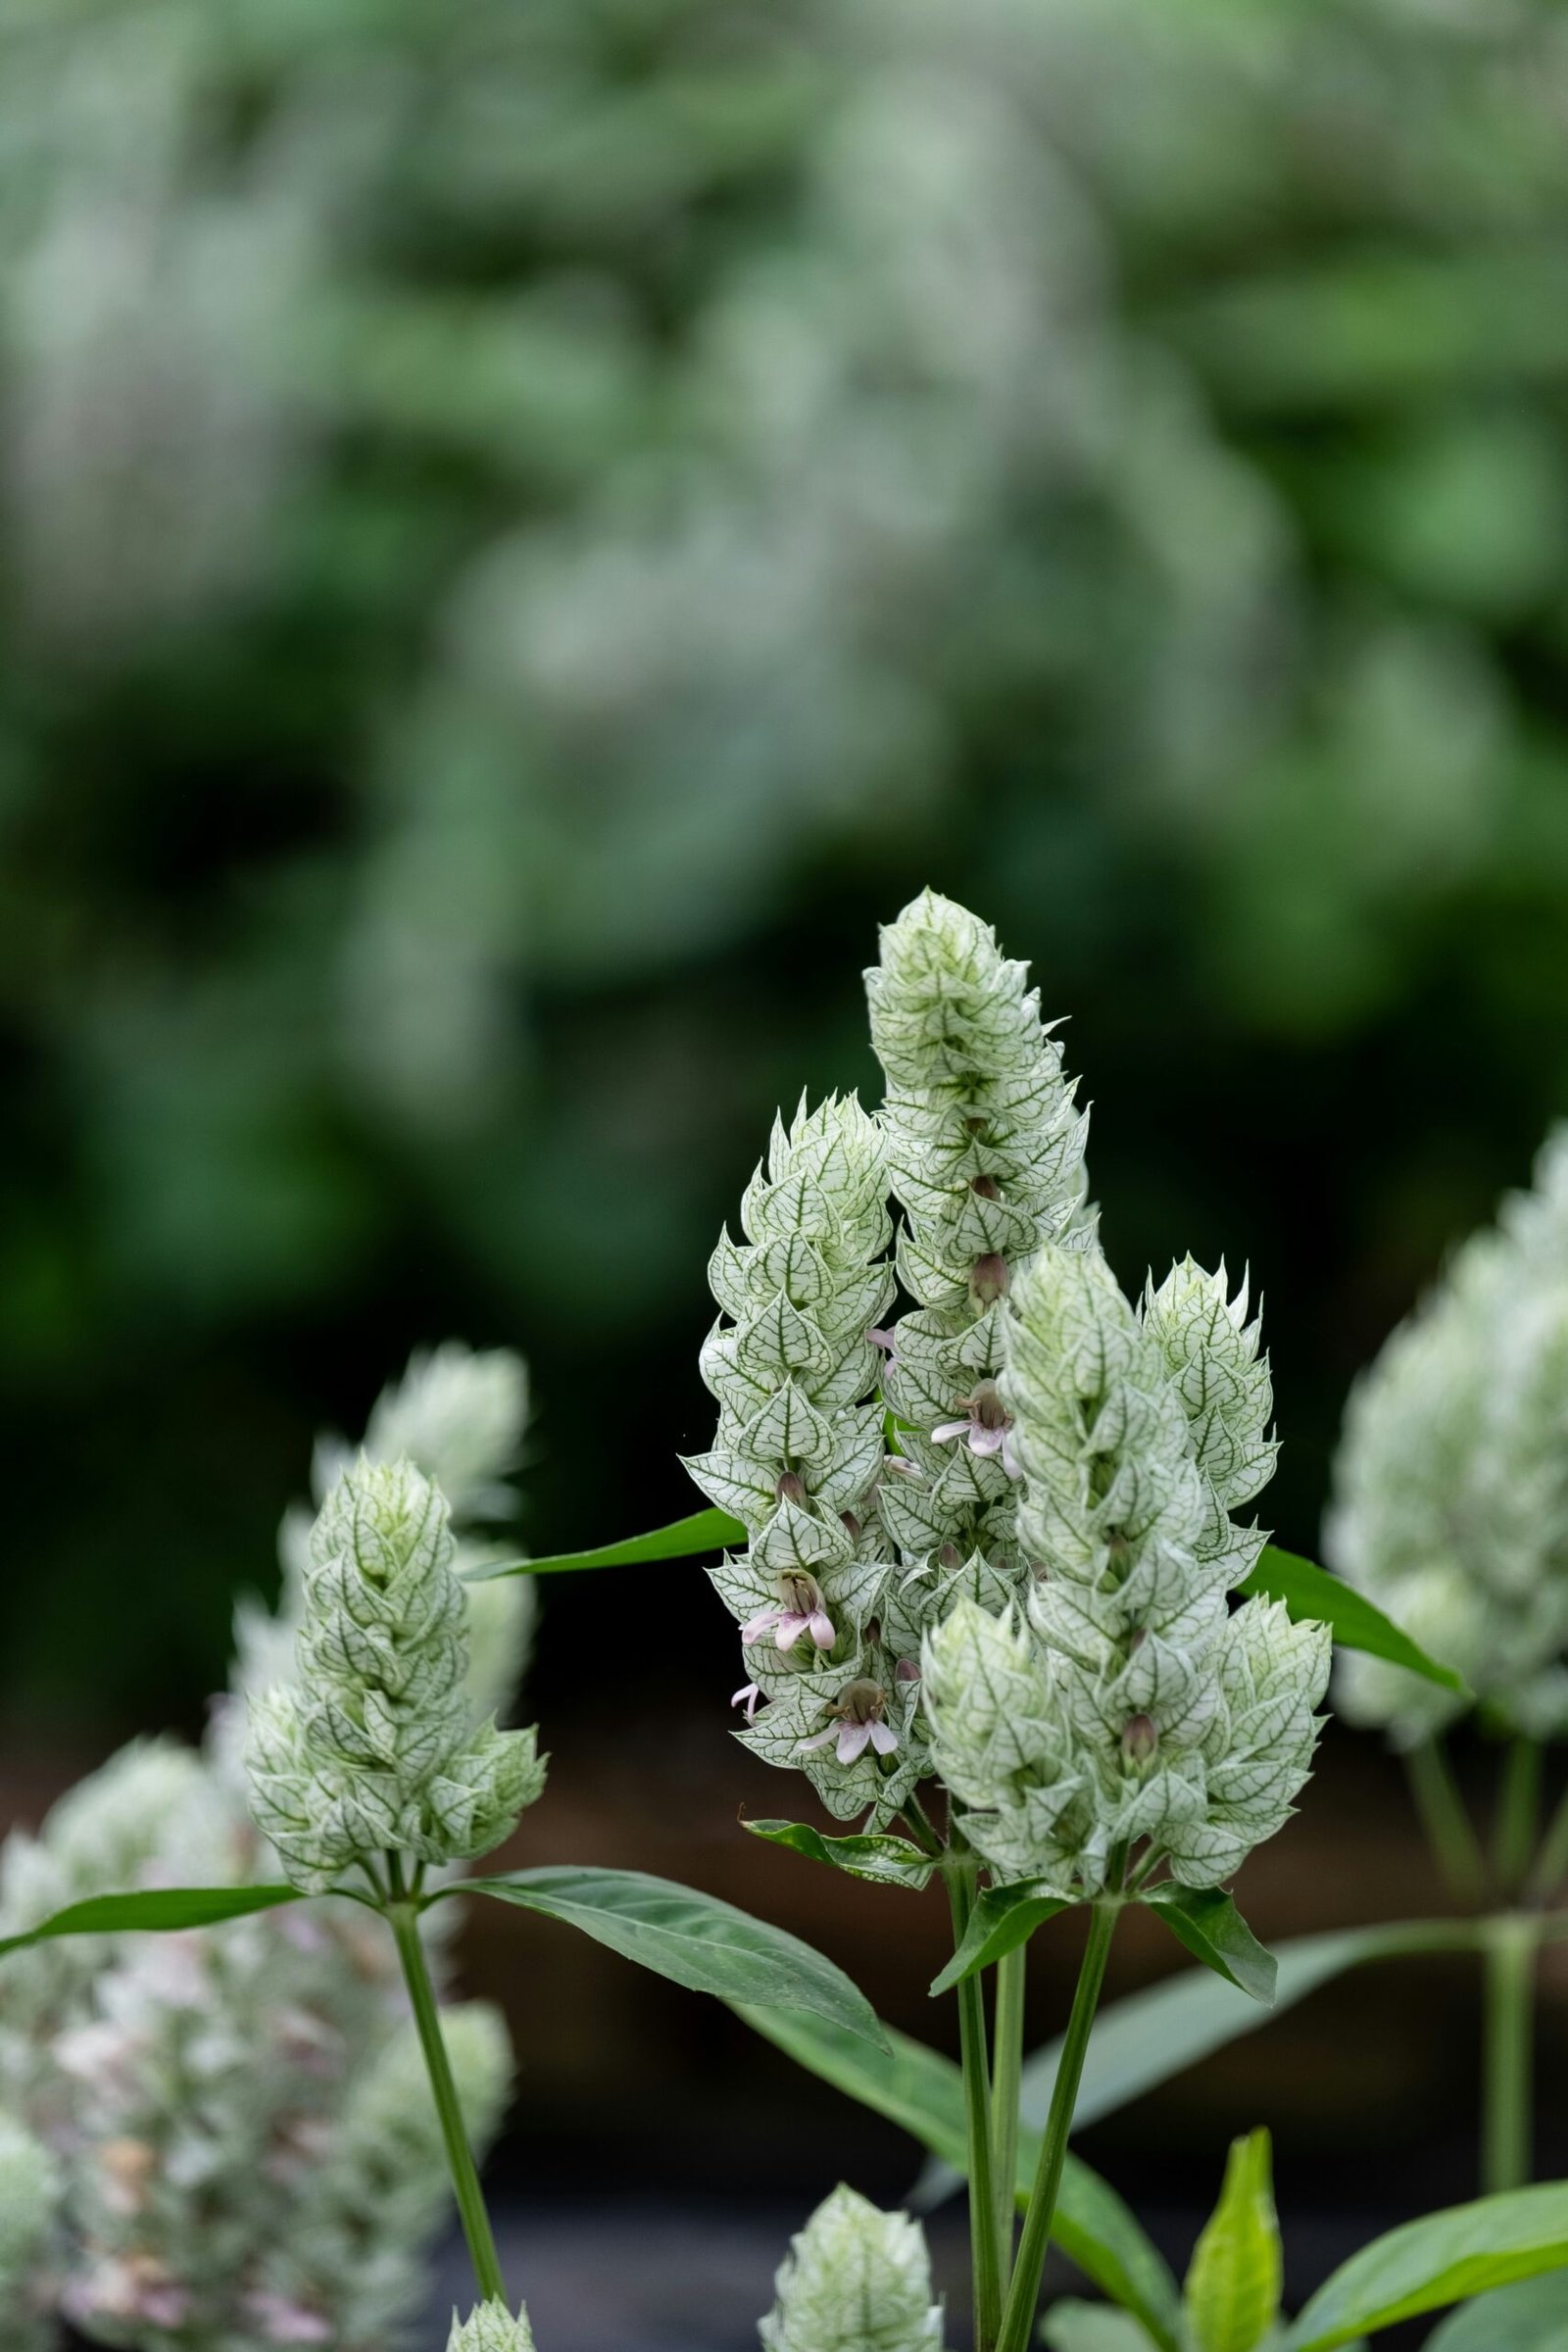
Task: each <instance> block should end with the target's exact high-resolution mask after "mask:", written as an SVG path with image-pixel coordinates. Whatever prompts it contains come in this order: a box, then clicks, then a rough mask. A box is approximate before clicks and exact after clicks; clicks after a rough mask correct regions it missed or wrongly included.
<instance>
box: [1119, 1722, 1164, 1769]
mask: <svg viewBox="0 0 1568 2352" xmlns="http://www.w3.org/2000/svg"><path fill="white" fill-rule="evenodd" d="M1158 1745H1159V1734H1158V1732H1157V1731H1156V1730H1155V1729H1154V1719H1153V1717H1152V1715H1130V1716H1129V1717H1128V1719H1127V1721H1126V1722H1125V1723H1124V1724H1123V1726H1122V1733H1121V1752H1122V1754H1123V1755H1124V1756H1125V1757H1126V1759H1127V1761H1128V1763H1129V1764H1147V1763H1148V1762H1149V1759H1150V1757H1151V1756H1152V1754H1153V1752H1154V1750H1155V1748H1156V1747H1158Z"/></svg>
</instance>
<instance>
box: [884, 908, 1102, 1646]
mask: <svg viewBox="0 0 1568 2352" xmlns="http://www.w3.org/2000/svg"><path fill="white" fill-rule="evenodd" d="M865 987H866V998H867V1001H868V1004H869V1006H870V1014H871V1038H872V1043H873V1045H874V1046H875V1048H876V1052H877V1055H878V1058H879V1059H880V1061H881V1063H882V1067H883V1069H884V1071H885V1072H886V1075H887V1081H888V1093H887V1100H886V1102H885V1103H884V1104H883V1107H882V1110H881V1112H880V1114H879V1124H880V1125H881V1128H882V1131H883V1133H884V1135H885V1137H886V1139H887V1157H888V1172H889V1177H890V1181H891V1184H892V1189H893V1191H894V1193H895V1195H896V1196H897V1198H898V1201H899V1203H900V1206H901V1207H902V1209H903V1211H904V1222H903V1225H902V1226H901V1229H900V1232H899V1240H898V1267H899V1273H900V1275H901V1276H902V1278H903V1281H904V1284H905V1287H906V1289H907V1290H908V1291H910V1292H911V1293H912V1294H913V1296H914V1298H915V1299H917V1300H918V1301H919V1304H918V1306H917V1307H916V1308H915V1309H913V1310H912V1311H911V1312H909V1313H907V1314H906V1315H904V1316H902V1317H901V1318H900V1320H899V1322H898V1324H897V1325H896V1327H895V1330H894V1333H893V1335H892V1350H891V1356H890V1361H889V1364H888V1371H887V1379H886V1384H885V1385H886V1393H887V1397H888V1401H889V1403H890V1404H891V1405H892V1406H893V1409H894V1411H895V1413H896V1414H897V1415H898V1416H899V1421H900V1424H901V1429H900V1446H901V1451H902V1453H903V1455H904V1457H905V1458H906V1460H907V1463H908V1464H909V1472H908V1473H907V1475H905V1476H903V1477H902V1478H900V1479H899V1480H898V1481H897V1483H896V1484H895V1483H891V1482H890V1484H889V1486H888V1488H887V1491H886V1498H885V1501H884V1506H883V1516H884V1518H885V1520H886V1522H887V1525H888V1528H889V1530H890V1532H891V1533H892V1535H893V1537H894V1540H895V1542H896V1543H897V1544H898V1545H899V1547H900V1550H901V1553H902V1555H903V1558H904V1560H905V1562H906V1563H907V1565H913V1566H919V1565H923V1564H925V1563H926V1562H930V1561H936V1562H939V1563H940V1564H941V1565H944V1566H947V1567H949V1568H953V1567H956V1566H957V1565H958V1564H959V1563H960V1562H965V1561H968V1560H969V1559H970V1558H971V1556H972V1555H973V1554H975V1553H979V1554H981V1555H982V1556H983V1558H984V1559H985V1560H987V1561H988V1562H989V1563H990V1564H991V1566H992V1567H993V1568H994V1569H1009V1568H1010V1569H1013V1570H1016V1568H1017V1566H1018V1559H1017V1551H1016V1528H1015V1513H1016V1495H1017V1487H1016V1464H1015V1462H1014V1460H1013V1458H1012V1450H1011V1446H1010V1441H1009V1438H1008V1432H1007V1421H1006V1414H1005V1407H1004V1406H1003V1404H1002V1401H1001V1398H1000V1397H999V1395H998V1390H997V1378H998V1375H999V1373H1000V1371H1001V1368H1002V1339H1001V1327H1000V1321H999V1317H1000V1312H1001V1302H1002V1300H1003V1299H1005V1296H1006V1294H1007V1291H1008V1288H1009V1286H1010V1284H1011V1283H1012V1282H1013V1281H1014V1280H1015V1279H1016V1277H1017V1275H1018V1274H1019V1272H1020V1271H1021V1270H1022V1268H1023V1267H1024V1266H1025V1265H1027V1263H1028V1261H1029V1259H1030V1257H1031V1255H1032V1254H1033V1252H1034V1251H1035V1250H1037V1249H1039V1248H1040V1247H1041V1246H1042V1244H1044V1243H1047V1242H1053V1241H1056V1240H1059V1239H1061V1238H1062V1237H1063V1236H1065V1235H1067V1234H1069V1233H1071V1232H1074V1231H1077V1232H1080V1233H1081V1235H1082V1237H1083V1238H1084V1239H1085V1240H1087V1239H1088V1236H1089V1221H1087V1220H1084V1219H1082V1217H1081V1214H1080V1212H1081V1210H1082V1204H1083V1198H1084V1183H1085V1179H1084V1142H1085V1137H1086V1134H1087V1131H1088V1117H1087V1114H1086V1113H1082V1112H1080V1111H1079V1110H1078V1109H1077V1108H1076V1106H1075V1104H1074V1101H1073V1091H1074V1090H1073V1084H1072V1082H1071V1081H1070V1080H1069V1079H1068V1078H1067V1077H1066V1075H1065V1073H1064V1071H1063V1068H1062V1057H1061V1050H1060V1048H1059V1046H1057V1045H1056V1043H1055V1042H1054V1039H1053V1038H1052V1036H1051V1034H1050V1032H1049V1030H1048V1029H1047V1027H1046V1025H1045V1024H1044V1023H1043V1022H1042V1020H1041V1017H1040V1001H1039V994H1038V991H1035V990H1032V989H1030V988H1029V987H1028V985H1027V972H1026V969H1025V966H1024V965H1023V964H1021V963H1015V962H1012V961H1010V960H1009V959H1008V958H1007V957H1006V956H1004V955H1003V954H1002V951H1001V949H1000V948H999V947H998V945H997V940H996V935H995V933H994V932H993V931H992V929H991V927H990V925H989V924H987V923H982V922H981V921H980V920H979V919H978V917H977V916H975V915H972V914H970V913H969V912H968V910H967V909H966V908H964V907H959V906H956V905H955V904H954V902H953V901H952V900H951V899H945V898H941V897H939V896H938V895H937V894H936V893H935V892H934V891H926V892H924V893H922V895H921V896H920V897H919V898H918V899H916V900H914V901H913V903H912V904H911V905H910V906H908V907H906V908H905V910H904V912H903V913H902V914H901V915H900V916H899V918H898V920H897V921H896V922H894V923H890V924H888V925H886V926H885V927H884V929H883V931H882V935H881V960H880V962H879V964H877V965H876V966H874V967H873V968H872V969H871V970H869V971H868V972H867V973H866V975H865ZM928 1614H929V1615H930V1616H931V1617H933V1618H934V1617H935V1616H936V1615H939V1614H940V1610H939V1609H933V1610H931V1611H929V1612H928Z"/></svg>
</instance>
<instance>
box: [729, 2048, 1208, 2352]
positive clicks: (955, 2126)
mask: <svg viewBox="0 0 1568 2352" xmlns="http://www.w3.org/2000/svg"><path fill="white" fill-rule="evenodd" d="M734 2006H735V2011H736V2015H737V2016H739V2017H742V2018H744V2019H745V2021H746V2023H747V2024H748V2025H749V2026H751V2027H752V2028H753V2029H754V2030H755V2031H756V2032H757V2033H759V2034H762V2035H763V2036H764V2037H765V2038H766V2039H767V2040H768V2041H771V2042H773V2043H774V2044H775V2045H776V2046H777V2047H778V2048H779V2049H781V2050H783V2051H784V2052H786V2054H787V2055H788V2056H789V2057H791V2058H793V2059H795V2061H796V2062H797V2064H798V2065H801V2066H804V2067H805V2068H807V2070H808V2071H809V2073H811V2074H813V2075H819V2076H820V2077H821V2079H822V2080H823V2082H831V2083H832V2084H833V2085H834V2086H835V2088H836V2089H839V2090H842V2091H845V2092H847V2093H848V2095H849V2096H850V2097H851V2098H852V2099H858V2100H859V2101H860V2103H861V2105H862V2106H866V2107H870V2108H872V2109H874V2111H875V2112H876V2113H877V2114H878V2115H885V2116H886V2117H888V2119H889V2120H890V2122H893V2123H896V2124H900V2125H902V2126H903V2128H904V2129H905V2131H908V2132H911V2133H912V2134H913V2136H914V2137H915V2138H916V2139H918V2140H919V2141H920V2142H921V2144H922V2145H923V2146H924V2147H927V2148H929V2149H930V2150H931V2151H932V2153H933V2154H934V2155H936V2156H939V2157H941V2158H943V2159H944V2161H945V2162H947V2163H948V2164H950V2165H953V2166H956V2167H957V2168H960V2170H961V2168H962V2166H963V2164H964V2162H965V2145H966V2142H965V2132H964V2110H963V2078H962V2076H961V2075H960V2073H959V2071H958V2069H957V2067H956V2065H955V2064H954V2062H953V2060H952V2059H951V2058H945V2057H943V2055H942V2053H941V2052H940V2051H939V2050H931V2049H927V2048H926V2046H925V2044H924V2043H923V2042H919V2041H913V2040H911V2039H910V2038H909V2036H908V2035H907V2034H899V2033H896V2032H895V2031H894V2030H893V2028H892V2027H888V2028H887V2029H886V2044H885V2046H884V2047H882V2048H880V2049H879V2048H875V2047H873V2046H871V2045H870V2044H868V2043H867V2042H865V2041H861V2040H856V2039H853V2038H852V2037H851V2036H849V2035H848V2034H844V2033H843V2032H841V2031H840V2030H838V2029H837V2028H834V2027H831V2026H826V2025H823V2024H821V2023H820V2022H819V2021H818V2020H817V2019H815V2018H802V2017H781V2016H778V2015H777V2014H769V2013H768V2012H765V2011H762V2010H758V2009H752V2008H748V2007H747V2006H746V2005H745V2004H744V2003H741V2002H737V2003H735V2004H734ZM1039 2154H1040V2139H1039V2134H1038V2133H1037V2132H1034V2131H1027V2132H1025V2133H1024V2134H1023V2136H1022V2138H1021V2140H1020V2142H1019V2147H1018V2170H1017V2180H1016V2184H1015V2185H1016V2190H1017V2195H1018V2200H1019V2203H1020V2204H1022V2203H1024V2202H1025V2201H1026V2200H1027V2198H1028V2194H1029V2189H1030V2185H1031V2183H1032V2181H1033V2180H1034V2173H1035V2166H1036V2164H1037V2162H1038V2160H1039ZM1052 2235H1053V2237H1054V2240H1055V2242H1056V2244H1057V2245H1059V2246H1060V2248H1061V2250H1062V2252H1063V2253H1064V2254H1065V2255H1066V2256H1067V2257H1068V2259H1069V2261H1071V2262H1074V2263H1076V2264H1077V2266H1078V2268H1079V2270H1081V2271H1082V2272H1083V2273H1084V2275H1085V2277H1086V2278H1092V2279H1093V2280H1094V2282H1095V2284H1096V2285H1097V2286H1098V2287H1100V2288H1101V2290H1102V2291H1103V2293H1104V2294H1107V2295H1109V2296H1110V2297H1111V2299H1112V2301H1113V2302H1115V2303H1118V2304H1120V2305H1121V2306H1122V2307H1123V2308H1124V2309H1125V2310H1127V2311H1131V2312H1134V2313H1136V2315H1137V2317H1138V2318H1139V2319H1140V2320H1141V2321H1142V2322H1143V2325H1144V2327H1146V2328H1147V2329H1148V2331H1149V2334H1150V2335H1151V2337H1152V2339H1153V2341H1154V2343H1155V2344H1156V2345H1157V2346H1159V2347H1160V2352H1177V2347H1178V2344H1179V2342H1180V2337H1181V2303H1180V2297H1179V2296H1178V2294H1177V2291H1176V2281H1175V2279H1174V2278H1172V2277H1171V2274H1170V2271H1169V2269H1168V2267H1167V2265H1166V2263H1165V2261H1164V2259H1163V2257H1162V2256H1161V2255H1160V2254H1159V2252H1158V2251H1157V2249H1156V2248H1155V2247H1154V2246H1153V2245H1152V2243H1151V2242H1150V2240H1149V2239H1148V2238H1147V2237H1146V2236H1145V2234H1144V2232H1143V2230H1142V2229H1140V2228H1139V2226H1138V2224H1137V2222H1136V2221H1135V2220H1134V2219H1133V2216H1132V2214H1131V2213H1130V2212H1129V2210H1128V2208H1127V2207H1126V2206H1125V2205H1124V2204H1123V2203H1122V2200H1121V2198H1120V2197H1118V2196H1117V2194H1116V2192H1115V2190H1114V2189H1113V2188H1112V2187H1111V2186H1110V2184H1109V2182H1108V2181H1105V2180H1102V2179H1101V2178H1100V2175H1099V2174H1098V2173H1094V2172H1091V2171H1090V2169H1089V2167H1088V2165H1086V2164H1081V2163H1080V2162H1079V2160H1078V2159H1077V2157H1075V2156H1069V2157H1068V2158H1067V2162H1066V2167H1065V2169H1064V2171H1063V2173H1062V2177H1061V2192H1060V2195H1059V2197H1058V2198H1057V2202H1056V2214H1055V2220H1054V2223H1053V2225H1052Z"/></svg>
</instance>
